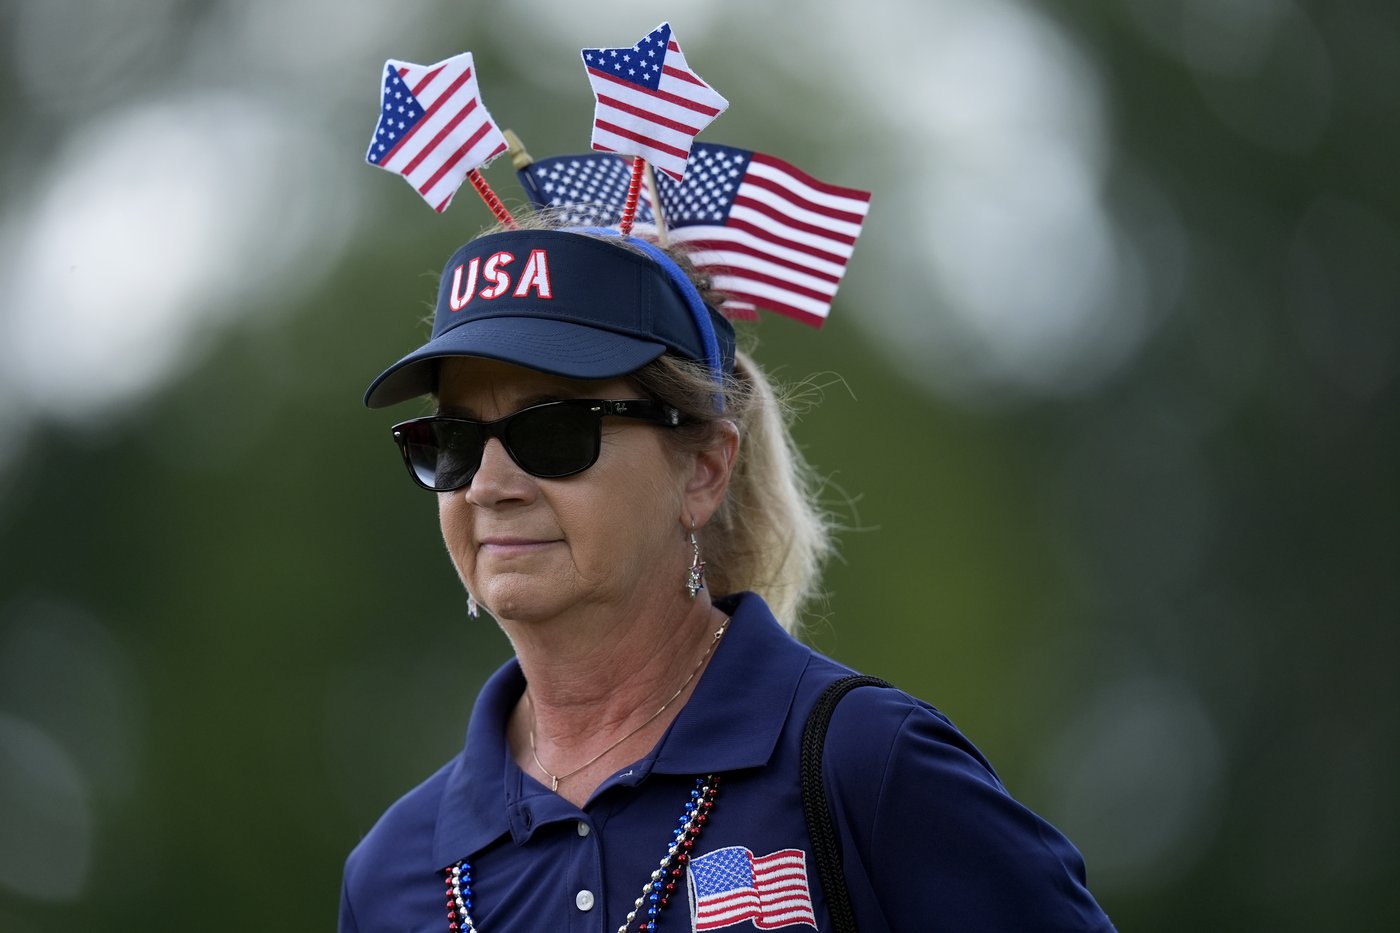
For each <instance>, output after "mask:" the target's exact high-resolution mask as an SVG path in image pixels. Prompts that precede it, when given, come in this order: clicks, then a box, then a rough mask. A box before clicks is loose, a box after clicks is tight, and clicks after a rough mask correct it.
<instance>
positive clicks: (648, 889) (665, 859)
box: [443, 774, 720, 933]
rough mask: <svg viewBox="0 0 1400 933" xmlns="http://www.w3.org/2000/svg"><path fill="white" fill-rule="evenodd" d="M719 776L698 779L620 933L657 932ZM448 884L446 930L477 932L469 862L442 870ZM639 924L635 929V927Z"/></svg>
mask: <svg viewBox="0 0 1400 933" xmlns="http://www.w3.org/2000/svg"><path fill="white" fill-rule="evenodd" d="M719 782H720V776H719V775H718V774H707V775H705V776H704V777H698V778H696V779H695V787H694V788H693V789H692V790H691V791H690V797H689V799H687V800H686V802H685V810H684V812H682V813H681V816H680V819H679V820H678V821H677V822H678V823H679V826H678V827H677V828H676V829H675V830H674V831H673V832H672V834H671V843H670V845H669V846H668V847H667V849H666V854H665V855H663V856H662V857H661V862H660V864H659V865H658V866H657V868H656V870H655V871H653V872H652V873H651V877H650V878H648V879H647V883H646V884H645V885H644V886H643V887H642V896H641V897H639V898H637V900H636V902H635V903H634V904H633V906H632V910H631V911H629V912H628V914H627V920H626V921H625V922H624V923H623V924H622V926H620V927H618V928H617V933H628V930H635V931H636V933H654V931H655V930H656V923H657V920H658V919H660V917H661V912H662V911H663V910H665V909H666V907H667V906H669V905H670V903H671V898H672V896H673V895H674V894H675V893H676V888H677V886H678V885H679V884H680V879H681V877H682V876H683V875H684V874H685V866H686V864H687V863H688V862H689V861H690V853H691V851H692V850H693V849H694V848H695V844H696V842H698V841H699V839H700V833H701V831H703V830H704V828H705V825H706V824H707V823H709V821H710V813H711V811H713V810H714V808H715V797H716V796H718V794H719ZM443 875H444V878H445V880H446V882H447V929H448V930H449V931H450V933H478V930H477V928H476V924H475V923H473V922H472V917H471V908H472V867H471V865H470V864H469V863H468V862H467V860H466V859H463V860H462V861H460V862H458V863H457V864H455V865H453V866H451V867H450V868H447V869H445V870H444V871H443ZM633 924H636V926H633Z"/></svg>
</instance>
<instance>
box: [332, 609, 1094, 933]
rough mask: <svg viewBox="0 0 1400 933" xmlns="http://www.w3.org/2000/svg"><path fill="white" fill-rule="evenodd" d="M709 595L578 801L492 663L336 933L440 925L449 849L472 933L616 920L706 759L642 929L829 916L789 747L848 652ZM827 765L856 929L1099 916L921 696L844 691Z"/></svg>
mask: <svg viewBox="0 0 1400 933" xmlns="http://www.w3.org/2000/svg"><path fill="white" fill-rule="evenodd" d="M719 605H720V608H721V609H724V610H725V611H726V612H729V613H730V614H731V615H732V616H733V621H732V623H731V624H730V627H729V631H728V633H727V634H726V636H725V638H724V640H723V641H722V642H720V645H719V647H718V649H717V650H716V652H715V655H714V657H713V658H712V659H711V661H710V665H709V667H708V668H707V669H706V671H705V673H704V675H703V676H702V678H701V679H700V682H699V683H698V684H697V685H696V689H695V692H694V693H693V694H692V696H691V698H690V701H689V702H688V703H687V704H686V705H685V707H684V708H683V709H682V710H681V711H680V713H679V714H678V715H677V717H676V720H675V722H674V723H672V725H671V727H670V729H669V730H667V732H666V734H665V735H664V736H663V737H662V738H661V741H660V742H659V743H658V744H657V746H656V747H655V748H654V749H653V750H652V752H651V754H649V755H648V756H647V757H645V758H643V759H642V760H640V761H637V762H635V763H634V764H632V765H630V766H628V767H625V768H623V769H621V770H620V771H618V772H617V773H616V774H614V775H612V777H610V778H609V779H608V780H607V781H605V782H604V783H603V784H602V785H601V786H600V787H599V788H598V790H597V791H596V792H595V793H594V795H593V797H592V799H590V800H589V801H588V803H587V804H586V805H585V806H584V807H583V808H582V809H580V808H578V807H575V806H574V805H573V804H571V803H569V802H568V801H567V800H564V799H563V798H562V797H559V796H557V795H556V794H554V793H552V792H551V791H550V790H549V788H547V787H545V786H544V785H542V784H540V783H539V782H538V781H536V780H535V779H534V778H532V777H530V776H529V775H527V774H525V773H524V772H523V771H522V770H521V769H520V767H519V766H518V765H516V764H515V762H514V760H513V759H512V758H511V756H510V753H509V749H508V748H507V745H506V737H505V725H506V720H507V718H508V716H509V713H510V710H511V708H512V707H513V706H514V704H515V703H516V701H517V700H518V699H519V698H520V696H521V694H522V693H523V691H524V689H525V680H524V677H523V676H522V674H521V672H520V668H519V666H518V665H517V664H516V663H515V662H514V661H511V662H509V663H507V664H506V665H505V666H504V667H502V668H501V669H500V670H499V671H497V672H496V673H495V674H494V675H493V676H492V677H491V679H490V680H489V681H488V682H487V683H486V685H485V686H484V687H483V688H482V691H481V694H480V696H479V697H478V698H477V702H476V707H475V709H474V710H473V712H472V716H471V722H470V724H469V726H468V728H467V739H466V745H465V748H464V749H463V751H462V753H461V754H460V755H458V756H457V757H456V758H455V759H453V760H452V761H451V762H449V763H448V764H447V765H445V766H444V767H443V768H442V769H441V770H439V771H438V772H437V773H436V774H434V775H433V776H432V777H431V778H429V779H428V780H427V781H426V782H424V783H423V784H421V785H420V786H419V787H417V788H416V789H414V790H412V791H410V792H409V793H408V794H407V795H406V796H404V797H403V798H402V799H400V800H399V801H398V802H397V803H395V804H394V805H393V806H392V807H390V808H389V810H388V812H386V813H385V814H384V816H383V817H381V818H380V820H379V822H378V823H377V824H376V825H375V826H374V828H373V829H372V830H370V832H369V834H368V835H367V836H365V838H364V839H363V840H361V842H360V844H359V845H358V846H356V848H355V850H354V851H353V852H352V853H351V854H350V857H349V860H348V861H347V863H346V868H345V883H344V889H343V894H342V899H341V909H340V931H341V933H443V931H446V930H447V929H448V919H447V912H446V907H445V904H446V897H445V887H444V881H443V869H444V868H445V867H447V866H450V865H452V864H454V863H456V862H457V861H458V860H460V859H467V860H468V861H469V862H470V864H471V866H472V874H473V884H472V893H473V895H474V898H473V905H472V910H471V915H472V919H473V921H474V922H475V924H476V927H477V930H478V931H479V933H540V931H550V933H566V931H567V933H575V931H577V933H585V931H586V933H612V931H615V930H617V929H618V927H619V926H621V924H622V923H623V920H624V918H625V917H626V915H627V913H628V911H630V910H632V909H633V904H634V902H635V900H636V898H637V897H638V896H639V895H641V894H642V892H643V888H644V886H645V884H646V883H647V881H648V880H649V879H650V877H651V875H652V872H653V871H654V870H655V869H656V868H657V867H658V864H659V862H660V860H661V858H662V856H664V855H665V854H666V851H667V849H668V848H669V846H670V844H671V841H672V837H673V833H674V831H675V829H676V827H677V825H678V823H679V822H682V821H683V819H684V807H685V804H686V802H687V801H688V800H690V799H691V797H690V795H691V791H692V790H693V789H694V788H695V785H696V780H695V779H696V777H697V776H701V775H705V774H708V773H718V774H720V775H722V779H721V782H720V784H719V785H718V795H717V797H716V798H715V806H714V809H713V811H712V813H711V816H710V819H709V821H708V823H707V824H706V825H705V827H704V828H703V830H702V832H701V835H700V838H699V840H698V842H697V844H696V846H695V848H694V850H693V851H692V854H691V860H690V862H689V866H688V868H687V869H686V871H685V872H684V877H683V878H682V879H680V880H681V881H682V882H683V883H679V884H678V885H677V889H676V893H675V894H674V895H673V899H672V901H671V903H670V905H669V906H668V907H666V908H665V909H664V910H663V912H662V913H661V915H660V918H659V921H658V924H657V929H658V930H659V931H667V930H676V931H682V930H695V929H702V930H704V929H724V930H741V931H747V930H755V929H767V930H772V929H790V930H792V931H794V933H796V931H800V930H802V929H812V928H813V927H814V926H815V927H816V928H817V929H819V930H828V929H830V924H829V921H828V917H827V913H826V906H825V898H824V895H823V892H822V889H821V883H820V880H819V879H818V877H817V871H816V865H815V864H814V862H813V860H812V856H811V843H810V841H809V839H808V835H807V829H806V826H805V824H804V821H803V816H802V806H801V789H800V786H799V781H798V761H799V757H800V752H801V733H802V727H803V725H804V724H805V722H806V718H807V714H808V712H809V710H810V709H811V707H812V705H813V704H814V703H815V701H816V699H817V697H818V696H819V695H820V693H821V691H822V690H823V689H824V688H825V687H827V686H828V685H829V684H830V683H832V682H833V681H835V680H837V679H838V678H840V677H842V676H845V675H846V674H849V673H850V671H849V670H848V669H847V668H844V667H842V666H841V665H839V664H836V663H835V662H833V661H831V660H829V659H827V658H825V657H823V656H821V655H819V654H817V653H815V652H813V651H812V650H811V649H809V648H807V647H806V646H804V645H802V644H801V643H799V642H798V641H796V640H795V639H793V638H792V637H791V636H790V635H788V634H787V633H786V632H785V631H784V630H783V629H782V628H781V627H780V626H779V625H778V623H777V622H776V621H775V620H774V619H773V616H772V614H771V613H770V612H769V611H768V607H767V606H766V605H765V604H764V603H763V601H762V600H761V599H760V598H759V597H757V596H755V595H753V594H751V593H749V594H743V595H741V596H738V597H731V598H729V599H726V600H722V601H721V602H720V603H719ZM823 770H824V773H825V778H826V782H827V787H828V791H829V795H830V797H831V799H832V801H833V813H834V817H835V822H836V828H837V832H838V834H839V836H840V842H841V851H842V853H843V859H842V867H843V870H844V874H845V879H846V884H847V887H848V889H849V891H850V895H851V901H852V905H853V907H854V909H855V914H856V920H857V922H858V923H859V926H860V929H861V930H862V931H863V933H879V931H900V933H931V931H944V930H946V931H958V933H967V931H974V930H1008V931H1009V930H1015V931H1021V933H1026V931H1051V930H1056V931H1069V930H1078V931H1083V930H1095V931H1103V930H1112V929H1113V927H1112V925H1111V924H1110V923H1109V921H1108V918H1107V917H1106V916H1105V915H1104V914H1103V912H1102V911H1101V910H1100V909H1099V907H1098V905H1097V904H1096V903H1095V901H1094V898H1093V896H1092V895H1091V894H1090V893H1089V891H1088V889H1087V887H1086V886H1085V878H1084V864H1083V860H1082V859H1081V858H1080V855H1079V853H1078V851H1076V850H1075V848H1074V846H1073V845H1071V844H1070V842H1069V841H1068V840H1067V839H1066V838H1065V837H1064V836H1063V835H1061V834H1060V833H1059V832H1058V831H1057V830H1056V829H1055V828H1054V827H1052V826H1050V825H1049V824H1048V823H1046V822H1045V821H1044V820H1042V819H1040V818H1039V817H1038V816H1036V815H1035V814H1034V813H1032V812H1031V811H1030V810H1028V809H1026V808H1025V807H1023V806H1021V805H1020V804H1019V803H1017V802H1016V801H1015V800H1014V799H1013V798H1012V797H1011V796H1010V795H1009V794H1008V793H1007V792H1006V789H1005V788H1003V787H1002V785H1001V782H1000V781H999V780H998V779H997V777H996V775H995V774H994V773H993V771H992V769H991V766H990V765H989V764H988V763H987V762H986V760H985V759H984V758H983V757H982V755H981V754H980V753H979V752H978V751H977V749H976V748H974V747H973V745H972V744H971V743H970V742H968V741H967V739H965V738H964V737H963V736H962V734H961V733H959V732H958V731H957V729H956V728H954V726H953V725H952V724H951V723H950V722H949V721H948V720H947V718H946V717H944V716H943V715H942V714H941V713H939V712H938V711H937V710H936V709H934V708H933V707H932V706H929V705H928V704H927V703H924V702H922V701H920V700H917V699H914V698H913V697H910V696H909V695H908V694H905V693H903V692H902V691H899V690H894V689H885V688H877V687H867V688H860V689H857V690H854V691H853V692H851V693H850V694H849V695H847V697H846V698H845V699H844V700H842V702H841V704H840V705H839V706H838V707H837V709H836V713H835V715H834V717H833V718H832V721H831V728H830V732H829V733H828V737H827V745H826V751H825V756H824V759H823Z"/></svg>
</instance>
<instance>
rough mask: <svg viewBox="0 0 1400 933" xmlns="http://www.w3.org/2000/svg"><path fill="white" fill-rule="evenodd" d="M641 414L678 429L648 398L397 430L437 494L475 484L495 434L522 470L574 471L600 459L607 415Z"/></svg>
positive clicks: (553, 406) (431, 421)
mask: <svg viewBox="0 0 1400 933" xmlns="http://www.w3.org/2000/svg"><path fill="white" fill-rule="evenodd" d="M610 416H611V417H614V418H635V419H637V420H638V421H647V422H650V423H652V424H660V425H666V426H667V427H675V426H676V425H678V424H680V412H679V411H677V410H676V409H674V408H672V407H670V406H669V405H662V404H661V403H660V402H653V401H649V400H647V399H613V400H608V399H595V398H573V399H564V400H562V401H558V402H545V403H544V404H542V405H532V406H530V407H529V408H522V409H521V410H520V411H517V412H516V413H515V414H512V415H506V416H505V417H504V418H498V419H496V420H495V421H473V420H471V419H470V418H445V417H441V416H434V417H430V418H415V419H414V420H412V421H405V422H403V423H402V424H396V425H394V427H393V431H394V442H395V443H397V444H398V445H399V450H400V451H401V452H402V453H403V462H404V464H405V465H407V467H408V473H409V475H410V476H412V477H413V481H414V482H415V483H417V484H418V485H419V486H422V487H423V488H424V489H429V490H432V491H433V492H451V491H452V490H454V489H461V488H462V487H464V486H469V485H471V481H472V477H474V476H476V471H477V470H478V469H480V468H481V455H482V454H483V453H484V452H485V450H486V442H487V441H488V440H490V439H491V438H493V437H494V438H496V439H497V440H499V441H500V442H501V445H502V446H503V447H505V449H506V453H508V454H510V458H511V459H512V460H514V461H515V463H516V465H517V466H519V467H520V469H522V470H524V471H525V472H526V473H529V474H530V475H531V476H538V477H539V478H541V479H558V478H560V477H561V476H573V475H574V474H576V473H582V472H583V471H584V470H586V469H588V468H589V467H591V466H592V465H593V464H595V463H597V462H598V452H599V450H600V449H601V448H602V440H603V419H604V418H605V417H610Z"/></svg>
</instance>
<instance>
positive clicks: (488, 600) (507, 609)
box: [477, 573, 574, 623]
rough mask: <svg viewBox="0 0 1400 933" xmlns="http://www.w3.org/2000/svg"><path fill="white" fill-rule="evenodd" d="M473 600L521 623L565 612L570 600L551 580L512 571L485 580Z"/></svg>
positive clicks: (550, 617)
mask: <svg viewBox="0 0 1400 933" xmlns="http://www.w3.org/2000/svg"><path fill="white" fill-rule="evenodd" d="M477 599H478V600H480V601H481V602H482V604H484V605H485V606H486V607H487V608H489V609H490V610H491V615H492V616H494V617H496V618H497V619H501V620H505V621H510V622H521V623H531V622H542V621H547V620H549V619H552V618H554V617H556V616H558V615H560V614H562V613H564V612H566V611H567V610H568V609H569V607H570V606H571V605H572V604H573V602H574V599H573V598H572V597H571V595H570V594H568V593H566V592H565V590H564V587H561V586H559V585H558V584H557V583H556V582H554V581H551V580H541V579H540V578H539V577H537V576H534V575H526V574H515V573H512V574H503V575H500V576H498V577H496V578H494V579H492V580H491V581H489V582H488V583H487V584H486V585H485V586H484V587H483V588H482V592H481V594H480V595H478V596H477Z"/></svg>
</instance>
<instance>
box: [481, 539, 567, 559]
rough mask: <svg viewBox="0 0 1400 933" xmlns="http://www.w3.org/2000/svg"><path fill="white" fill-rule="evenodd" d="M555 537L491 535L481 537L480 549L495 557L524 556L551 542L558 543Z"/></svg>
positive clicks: (540, 549) (545, 546)
mask: <svg viewBox="0 0 1400 933" xmlns="http://www.w3.org/2000/svg"><path fill="white" fill-rule="evenodd" d="M558 543H559V540H558V539H557V538H553V539H544V540H542V539H537V538H517V537H505V536H502V537H493V538H482V539H481V550H482V551H484V552H485V553H487V554H492V555H494V556H496V557H524V556H526V555H528V554H535V553H538V552H539V551H542V550H544V549H545V548H547V547H549V546H550V545H553V544H558Z"/></svg>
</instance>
